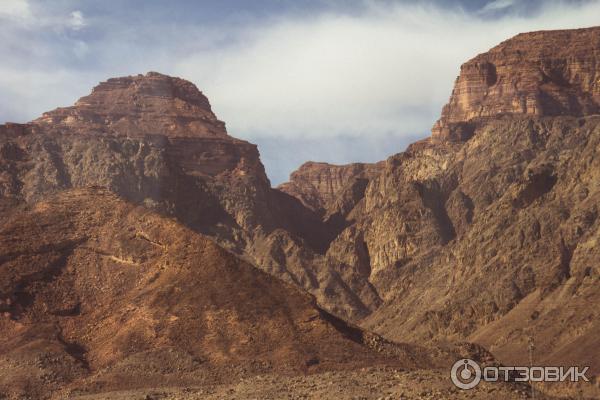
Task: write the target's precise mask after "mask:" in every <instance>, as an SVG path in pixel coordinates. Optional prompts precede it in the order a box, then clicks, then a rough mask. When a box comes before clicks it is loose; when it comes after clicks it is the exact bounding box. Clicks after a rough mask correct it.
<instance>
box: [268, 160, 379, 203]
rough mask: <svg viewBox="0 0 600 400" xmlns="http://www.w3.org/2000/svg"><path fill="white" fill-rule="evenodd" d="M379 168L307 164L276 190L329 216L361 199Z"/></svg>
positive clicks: (374, 165) (360, 165)
mask: <svg viewBox="0 0 600 400" xmlns="http://www.w3.org/2000/svg"><path fill="white" fill-rule="evenodd" d="M381 168H382V163H378V164H360V163H355V164H347V165H333V164H327V163H319V162H307V163H304V164H303V165H302V166H301V167H300V168H298V169H297V170H296V171H294V172H293V173H292V174H291V175H290V181H289V182H286V183H283V184H281V185H280V186H279V187H278V189H279V190H281V191H282V192H285V193H287V194H289V195H290V196H294V197H296V198H297V199H298V200H300V201H301V202H302V204H304V205H305V206H306V207H308V208H310V209H311V210H314V211H316V212H318V213H320V214H322V215H325V214H332V213H334V212H335V211H339V210H338V209H339V207H340V206H343V203H344V202H348V201H352V200H354V203H356V200H358V199H360V198H362V196H363V194H364V189H365V188H366V185H367V183H368V181H369V179H371V178H372V177H374V176H375V175H377V173H378V172H379V171H380V169H381ZM344 197H349V198H344ZM354 205H355V204H352V206H354ZM350 209H351V208H350ZM348 211H349V210H348Z"/></svg>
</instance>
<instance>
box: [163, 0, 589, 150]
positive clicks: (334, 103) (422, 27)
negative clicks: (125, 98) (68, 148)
mask: <svg viewBox="0 0 600 400" xmlns="http://www.w3.org/2000/svg"><path fill="white" fill-rule="evenodd" d="M373 4H374V5H371V6H370V7H368V8H367V9H366V11H365V12H363V13H360V14H358V15H344V14H337V13H326V14H322V15H320V16H319V17H318V18H314V16H312V17H310V18H306V17H289V18H281V19H280V20H276V21H274V22H272V23H270V24H266V25H262V26H250V27H248V28H247V29H246V30H244V31H242V32H241V33H240V35H239V38H238V40H237V41H234V42H232V43H231V44H229V45H227V46H224V47H220V48H215V49H211V50H207V51H202V52H198V53H196V54H191V55H189V56H185V57H183V58H182V59H180V60H178V62H177V63H176V65H175V67H174V70H175V71H176V73H178V74H180V75H182V76H184V77H186V78H188V79H191V80H193V81H194V82H196V83H197V84H198V85H199V86H201V87H202V88H203V89H204V90H205V91H206V92H207V93H208V95H209V97H210V99H211V101H212V103H213V105H214V108H215V110H216V111H217V112H218V113H219V115H220V116H221V117H222V118H223V119H225V120H226V121H227V123H228V126H229V127H230V130H231V132H232V133H233V134H234V135H238V136H242V137H244V136H245V137H249V138H255V137H260V136H284V137H288V138H292V137H301V136H305V137H311V138H318V137H323V136H326V137H334V136H340V135H345V136H361V135H369V136H378V135H379V136H381V135H388V134H390V133H393V134H396V135H399V136H402V135H414V134H420V135H423V136H424V135H427V134H428V131H429V128H430V127H431V125H432V124H433V123H434V122H435V119H436V118H437V116H438V115H439V112H440V110H441V107H442V105H443V104H444V103H445V102H446V101H447V99H448V97H449V95H450V92H451V88H452V84H453V82H454V79H455V77H456V75H457V74H458V72H459V66H460V64H461V63H462V62H464V61H466V60H468V59H470V58H471V57H473V56H475V55H476V54H478V53H480V52H483V51H486V50H487V49H489V48H490V47H492V46H494V45H496V44H498V43H499V42H501V41H502V40H505V39H507V38H508V37H511V36H513V35H515V34H517V33H519V32H522V31H531V30H537V29H549V28H568V27H580V26H586V25H594V24H600V6H599V4H598V2H593V3H589V4H586V5H583V6H579V7H574V6H572V5H571V6H569V5H567V4H566V3H564V4H563V3H560V2H554V3H552V4H548V5H547V6H546V7H544V8H543V9H542V10H541V11H540V12H539V13H537V14H536V15H534V16H531V17H527V16H523V15H515V14H511V15H507V16H503V17H501V18H498V19H494V20H488V19H485V20H484V19H481V18H479V17H478V16H477V15H474V14H468V13H465V12H462V11H460V10H448V9H440V8H438V7H434V6H432V5H425V6H424V5H419V4H403V5H396V6H393V5H392V6H390V5H385V6H384V5H381V3H373ZM378 4H379V5H378ZM511 4H512V2H511V1H502V0H498V1H495V2H492V3H489V4H488V6H487V7H488V10H491V9H499V8H504V7H508V6H510V5H511Z"/></svg>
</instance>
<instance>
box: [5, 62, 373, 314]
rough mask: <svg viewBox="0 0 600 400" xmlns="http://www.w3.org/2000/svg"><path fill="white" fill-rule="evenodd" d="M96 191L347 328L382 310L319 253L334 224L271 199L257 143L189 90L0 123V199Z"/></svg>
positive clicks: (94, 100) (159, 82) (129, 96)
mask: <svg viewBox="0 0 600 400" xmlns="http://www.w3.org/2000/svg"><path fill="white" fill-rule="evenodd" d="M90 186H100V187H104V188H107V189H109V190H111V191H112V192H114V193H117V194H118V195H120V196H122V197H123V198H125V199H127V200H130V201H133V202H136V203H139V204H143V205H145V206H146V207H147V208H149V209H151V210H154V211H157V212H159V213H162V214H164V215H169V216H173V217H175V218H177V219H178V220H179V221H181V222H182V223H184V224H185V225H187V226H188V227H190V228H192V229H194V230H195V231H197V232H201V233H204V234H206V235H209V236H211V237H213V238H214V239H215V240H216V241H217V242H218V243H219V244H220V245H222V246H223V247H225V248H227V249H229V250H230V251H232V252H234V253H236V254H237V255H239V256H242V257H244V258H245V259H246V260H248V261H250V262H251V263H253V264H255V265H256V266H257V267H259V268H261V269H263V270H265V271H267V272H269V273H271V274H273V275H275V276H277V277H279V278H280V279H283V280H285V281H286V282H289V283H292V284H295V285H297V286H298V287H300V288H302V289H304V290H307V291H309V292H311V293H313V294H314V295H316V296H317V298H318V300H319V302H320V303H321V304H323V305H324V306H325V307H327V308H328V309H329V310H331V311H333V312H335V313H336V314H339V315H342V316H344V317H347V318H354V319H356V318H359V317H361V316H365V315H367V314H368V313H369V312H370V311H372V310H373V309H374V308H375V307H376V306H377V304H378V303H379V298H378V296H377V294H376V293H375V291H374V289H373V288H372V287H371V286H370V284H369V283H368V282H366V281H364V280H361V279H357V278H356V276H357V275H356V273H355V272H354V270H353V269H351V268H345V269H343V270H342V269H341V268H342V267H341V266H340V265H337V264H331V263H328V262H327V260H326V259H325V258H324V252H325V250H326V248H327V246H328V243H329V242H330V241H331V240H332V238H333V237H334V236H335V235H336V233H337V230H338V229H339V228H338V227H337V226H335V225H333V224H326V223H324V222H323V221H322V220H321V218H320V216H319V215H318V214H317V213H316V212H314V211H313V210H310V209H308V208H306V207H305V206H304V205H303V204H302V203H301V202H300V201H299V200H297V199H296V198H294V197H292V196H290V195H287V194H285V193H283V192H281V191H278V190H275V189H272V188H271V187H270V183H269V180H268V179H267V177H266V175H265V171H264V167H263V165H262V163H261V162H260V158H259V154H258V150H257V148H256V146H255V145H253V144H250V143H248V142H245V141H243V140H239V139H236V138H233V137H231V136H229V135H228V134H227V132H226V130H225V125H224V123H222V122H221V121H219V120H218V119H217V118H216V116H215V115H214V114H213V112H212V111H211V108H210V105H209V103H208V100H207V99H206V97H205V96H204V95H203V94H202V93H201V92H200V91H199V90H198V89H197V88H196V87H195V86H194V85H193V84H192V83H190V82H187V81H184V80H182V79H179V78H172V77H169V76H165V75H161V74H158V73H148V74H146V75H138V76H133V77H122V78H114V79H109V80H108V81H107V82H103V83H101V84H100V85H98V86H97V87H96V88H94V90H93V91H92V93H91V94H90V95H88V96H86V97H83V98H82V99H80V100H79V101H77V102H76V104H75V105H74V106H72V107H66V108H59V109H57V110H54V111H50V112H48V113H45V114H44V115H43V116H42V117H40V118H38V119H36V120H34V121H32V122H30V123H27V124H6V125H0V196H2V197H3V198H7V199H12V200H14V201H17V202H18V201H24V202H27V203H30V204H31V203H34V202H36V201H38V200H39V199H43V198H45V197H46V196H47V195H48V194H51V193H55V192H58V191H62V190H66V189H70V188H85V187H90Z"/></svg>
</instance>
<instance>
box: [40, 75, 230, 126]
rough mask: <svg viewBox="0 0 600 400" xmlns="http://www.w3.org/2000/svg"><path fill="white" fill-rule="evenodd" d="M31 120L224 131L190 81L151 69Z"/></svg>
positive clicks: (105, 84) (109, 82)
mask: <svg viewBox="0 0 600 400" xmlns="http://www.w3.org/2000/svg"><path fill="white" fill-rule="evenodd" d="M32 124H33V125H36V126H39V127H41V128H43V129H45V130H48V129H50V130H60V131H62V132H71V133H99V134H113V135H124V136H132V137H139V136H144V135H155V134H160V135H166V136H169V137H216V138H220V137H221V138H222V137H227V131H226V130H225V124H224V123H223V122H222V121H219V120H218V119H217V117H216V116H215V114H214V113H213V112H212V110H211V107H210V103H209V101H208V99H207V98H206V96H204V95H203V94H202V92H200V91H199V90H198V88H197V87H196V86H195V85H194V84H193V83H191V82H188V81H186V80H183V79H180V78H173V77H170V76H166V75H162V74H159V73H157V72H149V73H147V74H146V75H136V76H127V77H121V78H112V79H108V80H107V81H106V82H102V83H100V84H99V85H98V86H96V87H95V88H94V89H93V90H92V93H91V94H90V95H88V96H85V97H82V98H81V99H79V100H78V101H77V102H76V103H75V105H74V106H72V107H65V108H58V109H56V110H54V111H50V112H46V113H44V114H43V116H42V117H40V118H38V119H36V120H34V121H32Z"/></svg>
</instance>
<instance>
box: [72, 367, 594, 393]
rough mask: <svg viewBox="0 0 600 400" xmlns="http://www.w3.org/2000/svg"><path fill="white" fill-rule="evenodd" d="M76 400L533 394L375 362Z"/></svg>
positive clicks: (519, 388)
mask: <svg viewBox="0 0 600 400" xmlns="http://www.w3.org/2000/svg"><path fill="white" fill-rule="evenodd" d="M70 398H73V399H77V400H109V399H111V400H113V399H114V400H125V399H128V400H129V399H140V400H159V399H160V400H163V399H164V400H167V399H171V400H174V399H181V400H192V399H206V400H220V399H261V400H262V399H298V400H300V399H315V400H317V399H319V400H327V399H332V400H333V399H335V400H338V399H353V400H370V399H378V400H379V399H386V400H387V399H389V400H392V399H394V400H396V399H397V400H408V399H436V400H437V399H481V400H484V399H491V398H494V399H503V400H513V399H515V400H516V399H530V398H532V395H531V389H530V388H529V387H527V386H524V385H517V384H492V383H482V384H480V385H479V386H477V387H476V388H475V389H472V390H466V391H463V390H460V389H457V388H455V387H454V386H453V385H452V383H451V381H450V379H449V377H448V374H447V373H446V372H445V371H430V370H420V371H401V370H397V369H394V368H384V367H379V368H377V367H372V368H363V369H360V370H356V371H352V372H347V371H345V372H324V373H320V374H314V375H306V376H293V377H282V376H278V375H259V376H255V377H252V378H246V379H242V380H240V381H239V382H237V383H233V384H228V385H218V386H209V387H203V388H195V387H187V388H161V389H149V390H136V391H123V392H111V393H105V394H95V395H85V396H76V397H70ZM555 398H561V399H593V398H597V397H595V396H594V395H590V396H587V395H581V394H576V395H574V396H567V397H562V396H561V397H550V396H545V395H543V394H542V393H540V392H539V391H536V393H535V399H538V400H541V399H548V400H549V399H555Z"/></svg>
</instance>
